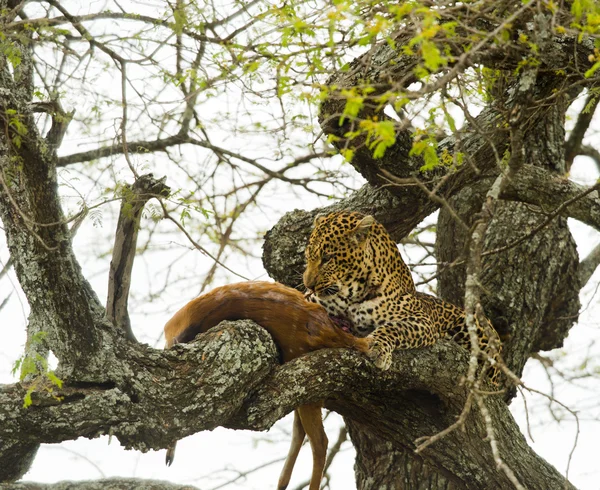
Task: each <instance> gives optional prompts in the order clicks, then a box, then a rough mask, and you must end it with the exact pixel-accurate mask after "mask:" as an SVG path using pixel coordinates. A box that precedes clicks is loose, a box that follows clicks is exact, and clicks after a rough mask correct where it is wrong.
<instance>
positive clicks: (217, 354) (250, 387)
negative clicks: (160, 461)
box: [0, 321, 564, 489]
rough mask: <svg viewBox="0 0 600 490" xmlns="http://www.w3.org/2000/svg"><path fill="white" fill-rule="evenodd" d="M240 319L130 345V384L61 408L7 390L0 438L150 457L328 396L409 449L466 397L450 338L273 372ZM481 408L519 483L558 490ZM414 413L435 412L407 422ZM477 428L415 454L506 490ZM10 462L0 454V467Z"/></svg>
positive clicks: (85, 391)
mask: <svg viewBox="0 0 600 490" xmlns="http://www.w3.org/2000/svg"><path fill="white" fill-rule="evenodd" d="M236 323H237V324H236V326H235V327H234V326H232V325H231V324H227V323H223V324H221V326H219V327H217V329H213V330H211V331H210V332H209V333H208V334H205V335H202V336H200V337H199V340H198V341H197V342H195V343H194V344H187V345H182V346H178V347H177V348H175V349H173V350H171V351H165V352H162V351H155V350H151V349H138V348H137V346H135V349H132V351H131V352H130V353H129V355H130V356H131V357H130V358H131V364H130V366H129V367H130V368H131V371H132V380H135V383H132V384H131V385H130V386H120V387H119V386H114V385H113V386H109V385H104V386H102V385H88V386H73V385H72V386H69V387H67V388H65V389H64V390H63V392H62V393H58V394H60V395H63V396H64V399H63V400H62V401H57V400H55V399H54V398H52V397H51V396H49V395H44V394H41V393H40V394H38V395H39V396H36V397H35V398H34V400H35V402H34V405H33V406H32V407H30V408H29V409H23V408H21V405H22V395H23V390H22V389H21V388H19V387H18V386H12V387H5V388H4V389H3V390H2V391H1V392H0V401H1V403H0V415H1V416H2V417H4V420H5V421H6V422H5V423H4V424H3V425H2V427H0V437H1V438H2V439H3V440H8V441H11V440H14V439H17V438H19V439H21V440H27V441H31V442H34V441H36V442H58V441H60V440H66V439H71V438H76V437H78V436H81V435H83V436H85V437H97V436H99V435H101V434H107V433H112V434H113V435H114V436H116V437H117V438H118V439H119V440H120V441H121V443H122V444H124V445H125V446H126V447H130V448H136V449H139V450H142V451H146V450H148V449H159V448H162V447H165V446H166V445H167V444H169V443H170V442H172V441H173V440H174V439H177V438H181V437H184V436H186V435H189V434H191V433H194V432H197V431H199V430H207V429H212V428H214V427H216V426H217V425H223V426H228V427H233V428H246V429H253V430H265V429H267V428H269V427H270V426H271V425H272V424H273V423H275V421H277V420H278V419H280V418H281V417H282V416H284V415H285V414H287V413H289V412H290V411H291V410H293V409H294V408H295V407H296V406H298V405H301V404H305V403H310V402H314V401H318V400H323V399H327V400H329V401H328V402H327V404H326V405H327V406H329V407H331V408H333V409H335V410H336V411H338V412H339V413H342V414H343V415H345V416H347V417H351V418H352V419H353V420H356V421H359V422H360V423H361V424H364V425H366V426H367V427H368V428H369V429H370V430H372V431H373V432H374V433H375V434H378V435H379V436H380V437H383V438H385V439H386V440H389V441H390V443H391V444H392V445H394V446H398V447H402V448H405V449H414V440H415V439H416V438H418V437H421V436H426V435H431V434H434V433H436V432H437V431H439V430H441V429H443V428H444V427H445V425H446V424H448V425H449V424H451V423H452V421H453V419H454V417H455V416H456V415H457V414H458V413H460V410H461V409H462V404H463V403H464V401H465V398H466V393H467V390H466V388H464V387H460V386H457V380H458V379H460V377H461V375H462V374H464V372H465V367H466V353H465V352H464V351H462V350H461V349H460V348H459V347H458V346H457V345H455V344H454V343H452V342H443V343H439V344H438V345H436V346H434V347H433V348H431V349H421V350H412V351H400V352H397V353H396V354H395V360H394V365H393V367H392V369H391V370H390V371H389V372H382V371H380V370H378V369H377V368H375V367H374V366H373V365H372V364H371V362H370V361H369V360H368V359H367V358H366V357H364V356H362V355H361V354H359V353H357V352H353V351H349V350H342V349H340V350H327V351H318V352H316V353H313V354H311V355H309V356H305V357H303V358H299V359H296V360H294V361H293V362H290V363H287V364H285V365H284V366H282V367H280V368H276V361H275V360H276V352H275V349H274V345H273V343H272V341H270V340H269V339H270V338H269V336H268V334H266V332H265V331H264V330H263V329H262V328H259V327H257V326H252V325H249V322H247V321H243V322H236ZM184 372H185V373H188V375H187V376H182V375H181V374H182V373H184ZM157 380H159V381H160V384H157ZM159 387H160V389H159ZM142 394H143V396H141V395H142ZM138 395H139V396H138ZM174 407H177V418H176V419H173V413H174V412H173V411H174ZM384 407H385V410H383V408H384ZM489 409H490V411H492V413H493V416H494V417H495V419H496V420H497V421H498V424H499V425H498V426H499V427H501V428H502V430H500V431H499V443H500V445H501V447H502V448H503V449H502V451H503V452H505V453H506V454H505V457H506V460H507V463H508V464H511V465H512V467H513V469H514V471H515V472H517V473H518V474H519V475H520V476H524V475H528V477H527V478H528V483H530V486H529V488H531V489H535V488H540V489H541V488H548V487H542V486H541V484H538V483H537V482H536V480H535V478H531V476H530V475H531V474H535V473H538V474H542V473H543V474H544V475H545V476H546V478H549V480H546V483H547V482H548V481H550V482H554V485H555V487H556V488H558V486H560V485H562V484H563V482H564V480H563V478H562V477H561V476H560V475H559V474H558V472H556V470H555V469H554V468H552V467H551V466H550V465H548V464H547V463H545V462H544V461H543V460H542V459H541V458H539V457H538V456H537V455H535V453H534V452H533V451H532V450H531V449H530V448H529V447H528V446H527V445H526V443H525V441H524V439H523V437H522V436H521V435H520V433H519V429H518V426H517V425H516V423H515V422H514V420H513V419H512V416H511V415H510V412H509V411H508V409H507V408H506V406H505V405H504V403H502V401H501V400H500V399H498V398H489ZM415 410H416V411H417V412H415ZM421 412H427V413H429V414H430V415H432V416H430V417H418V418H415V417H414V413H421ZM411 414H413V415H411ZM482 424H483V421H482V419H481V416H480V414H479V413H477V412H476V411H474V412H473V414H472V415H471V416H470V419H469V421H468V423H467V425H466V427H465V431H455V432H454V433H452V434H450V435H449V436H448V437H447V438H444V439H442V440H441V441H439V442H438V443H436V444H434V445H432V446H430V448H428V450H427V451H425V452H424V453H423V454H422V456H423V457H424V458H425V459H426V460H427V461H428V463H429V464H431V465H434V466H435V467H436V468H440V469H441V470H444V469H445V470H449V471H451V472H452V473H454V474H455V475H456V477H457V479H458V480H459V481H460V483H461V486H462V487H463V488H472V489H476V488H482V486H481V485H482V482H486V485H487V486H486V488H490V489H492V488H498V489H500V488H507V481H506V478H505V476H504V475H503V474H501V473H499V472H498V471H497V470H496V468H495V466H494V463H493V458H492V455H491V452H490V450H489V446H488V444H487V442H486V441H485V440H484V438H483V437H482V433H483V432H482V428H483V425H482ZM456 447H462V448H465V447H468V448H469V453H470V454H472V455H473V458H474V459H472V460H471V461H470V462H465V461H464V458H463V456H461V454H462V452H461V453H457V451H456ZM515 448H516V450H515ZM511 454H512V456H511ZM6 457H7V455H6V454H3V453H0V463H3V461H4V458H6ZM5 467H6V466H5V465H4V464H0V468H5ZM4 478H6V476H4ZM555 487H553V488H555Z"/></svg>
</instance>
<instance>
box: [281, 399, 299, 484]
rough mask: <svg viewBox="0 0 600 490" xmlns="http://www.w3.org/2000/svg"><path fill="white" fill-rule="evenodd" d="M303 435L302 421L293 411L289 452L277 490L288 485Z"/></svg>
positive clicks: (295, 411) (296, 411) (296, 412)
mask: <svg viewBox="0 0 600 490" xmlns="http://www.w3.org/2000/svg"><path fill="white" fill-rule="evenodd" d="M305 435H306V432H304V427H302V421H301V420H300V415H299V414H298V410H294V427H293V429H292V442H291V444H290V450H289V451H288V455H287V458H285V463H284V465H283V469H282V470H281V475H280V476H279V483H277V490H285V489H286V488H287V486H288V484H289V483H290V478H291V477H292V471H293V470H294V465H295V464H296V458H297V457H298V453H299V452H300V448H301V447H302V443H303V442H304V436H305Z"/></svg>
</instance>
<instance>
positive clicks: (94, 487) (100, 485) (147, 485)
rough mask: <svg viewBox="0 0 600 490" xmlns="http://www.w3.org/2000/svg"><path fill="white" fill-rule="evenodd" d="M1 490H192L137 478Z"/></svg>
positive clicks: (18, 485)
mask: <svg viewBox="0 0 600 490" xmlns="http://www.w3.org/2000/svg"><path fill="white" fill-rule="evenodd" d="M2 488H3V490H194V489H196V488H198V487H194V486H192V485H188V484H185V485H177V484H175V483H170V482H167V481H160V480H142V479H137V478H107V479H102V480H93V481H62V482H57V483H35V482H27V481H26V482H23V483H12V484H5V485H3V486H2Z"/></svg>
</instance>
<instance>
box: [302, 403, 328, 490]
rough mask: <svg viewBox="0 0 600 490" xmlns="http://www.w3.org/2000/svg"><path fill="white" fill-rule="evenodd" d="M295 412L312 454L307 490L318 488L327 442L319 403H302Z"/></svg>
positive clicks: (321, 476) (316, 489)
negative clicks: (311, 466)
mask: <svg viewBox="0 0 600 490" xmlns="http://www.w3.org/2000/svg"><path fill="white" fill-rule="evenodd" d="M297 412H298V415H299V416H300V420H301V421H302V427H304V431H305V432H306V435H307V437H308V440H309V442H310V447H311V449H312V454H313V470H312V476H311V477H310V485H309V487H308V488H309V490H319V488H320V487H321V479H322V478H323V470H324V468H325V459H326V458H327V442H328V441H327V435H326V434H325V429H324V428H323V418H322V417H321V404H320V403H319V404H314V405H302V406H301V407H298V408H297Z"/></svg>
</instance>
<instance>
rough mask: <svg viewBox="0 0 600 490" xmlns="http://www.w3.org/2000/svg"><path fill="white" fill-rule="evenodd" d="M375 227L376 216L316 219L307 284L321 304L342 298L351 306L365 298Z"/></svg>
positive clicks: (340, 214)
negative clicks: (371, 234) (370, 236)
mask: <svg viewBox="0 0 600 490" xmlns="http://www.w3.org/2000/svg"><path fill="white" fill-rule="evenodd" d="M375 223H376V221H375V219H374V218H373V217H372V216H364V215H362V214H360V213H352V212H338V213H331V214H328V215H326V216H318V217H317V218H316V219H315V222H314V228H313V231H312V233H311V235H310V239H309V241H308V245H307V247H306V252H305V253H306V270H305V271H304V276H303V280H304V285H305V286H306V287H307V288H308V289H309V290H310V291H312V292H313V293H314V295H315V296H316V297H317V299H318V300H319V302H323V301H325V302H326V301H327V299H328V298H338V299H340V300H343V301H344V302H346V303H347V302H353V301H352V299H353V298H357V297H359V296H361V295H364V291H365V290H366V289H367V288H368V276H369V270H370V261H371V260H372V258H371V254H370V249H369V247H368V242H369V235H370V233H371V230H372V228H373V225H374V224H375ZM340 307H341V308H342V307H343V305H341V304H340ZM328 309H329V308H328ZM330 313H333V312H332V311H330Z"/></svg>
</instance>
